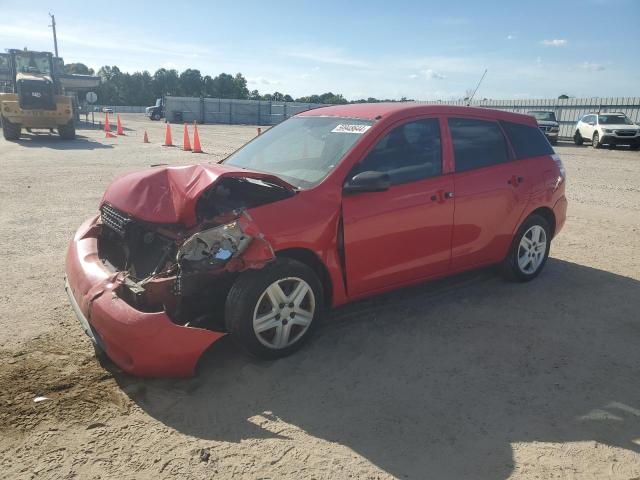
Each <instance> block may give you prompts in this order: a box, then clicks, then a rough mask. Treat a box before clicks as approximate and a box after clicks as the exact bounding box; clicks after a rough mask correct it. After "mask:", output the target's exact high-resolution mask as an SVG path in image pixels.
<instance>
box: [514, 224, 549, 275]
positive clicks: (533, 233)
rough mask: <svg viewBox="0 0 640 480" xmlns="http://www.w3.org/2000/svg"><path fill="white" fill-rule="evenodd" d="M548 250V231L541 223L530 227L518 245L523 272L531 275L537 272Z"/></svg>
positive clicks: (519, 261)
mask: <svg viewBox="0 0 640 480" xmlns="http://www.w3.org/2000/svg"><path fill="white" fill-rule="evenodd" d="M546 251H547V233H546V232H545V230H544V228H542V227H541V226H540V225H534V226H532V227H531V228H529V229H528V230H527V231H526V232H525V233H524V235H523V236H522V239H521V240H520V245H519V247H518V268H519V269H520V271H521V272H522V273H525V274H527V275H531V274H532V273H535V272H536V270H538V268H540V265H542V262H543V261H544V256H545V253H546Z"/></svg>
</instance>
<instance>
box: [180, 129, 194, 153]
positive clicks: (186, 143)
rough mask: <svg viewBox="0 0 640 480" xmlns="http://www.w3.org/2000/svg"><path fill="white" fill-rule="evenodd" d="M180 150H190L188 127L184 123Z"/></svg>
mask: <svg viewBox="0 0 640 480" xmlns="http://www.w3.org/2000/svg"><path fill="white" fill-rule="evenodd" d="M194 143H195V138H194ZM182 150H184V151H185V152H189V151H191V142H190V141H189V128H188V127H187V124H186V123H185V124H184V134H183V135H182Z"/></svg>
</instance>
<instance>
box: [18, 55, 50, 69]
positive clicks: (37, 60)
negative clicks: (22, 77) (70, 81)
mask: <svg viewBox="0 0 640 480" xmlns="http://www.w3.org/2000/svg"><path fill="white" fill-rule="evenodd" d="M15 57H16V73H36V74H41V75H51V65H50V64H49V57H47V56H44V55H38V54H35V53H33V52H24V53H16V54H15Z"/></svg>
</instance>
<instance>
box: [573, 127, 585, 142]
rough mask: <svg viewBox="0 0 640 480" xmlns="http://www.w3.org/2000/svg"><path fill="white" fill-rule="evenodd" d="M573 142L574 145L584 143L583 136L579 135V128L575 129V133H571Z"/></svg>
mask: <svg viewBox="0 0 640 480" xmlns="http://www.w3.org/2000/svg"><path fill="white" fill-rule="evenodd" d="M573 143H575V144H576V145H582V144H583V143H584V138H582V135H580V130H576V133H575V134H574V135H573Z"/></svg>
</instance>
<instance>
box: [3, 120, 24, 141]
mask: <svg viewBox="0 0 640 480" xmlns="http://www.w3.org/2000/svg"><path fill="white" fill-rule="evenodd" d="M21 131H22V127H21V126H20V124H19V123H11V122H10V121H9V120H7V119H6V118H4V117H2V135H3V136H4V139H5V140H10V141H12V140H18V139H19V138H20V132H21Z"/></svg>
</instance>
